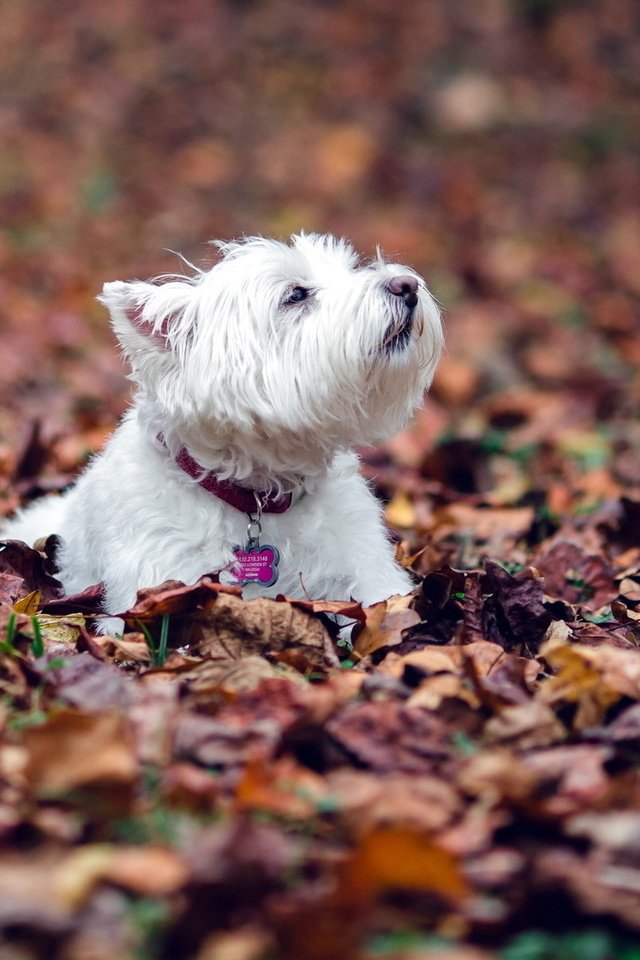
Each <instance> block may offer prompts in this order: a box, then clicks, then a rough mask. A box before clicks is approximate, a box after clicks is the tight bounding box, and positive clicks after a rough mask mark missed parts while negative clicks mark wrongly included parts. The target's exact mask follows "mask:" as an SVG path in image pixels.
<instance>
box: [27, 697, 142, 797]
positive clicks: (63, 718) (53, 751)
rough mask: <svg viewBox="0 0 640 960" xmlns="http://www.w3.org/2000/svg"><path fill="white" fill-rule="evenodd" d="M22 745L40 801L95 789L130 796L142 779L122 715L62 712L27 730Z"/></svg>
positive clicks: (30, 784) (29, 781)
mask: <svg viewBox="0 0 640 960" xmlns="http://www.w3.org/2000/svg"><path fill="white" fill-rule="evenodd" d="M21 742H22V744H23V746H24V748H25V750H26V752H27V763H26V767H25V771H24V776H25V780H26V782H27V784H28V786H29V788H30V789H31V790H32V791H33V792H34V793H35V794H36V796H38V797H51V798H56V797H57V798H60V797H63V796H64V795H65V794H68V793H69V792H70V791H72V790H77V789H79V788H94V789H100V790H103V791H106V790H111V791H114V792H120V791H121V792H122V794H123V795H124V796H125V798H126V797H128V795H129V791H130V790H131V788H132V787H133V786H134V784H135V782H136V781H137V778H138V775H139V769H138V763H137V760H136V756H135V752H134V749H133V745H132V740H131V733H130V728H129V726H128V724H127V723H126V721H124V720H123V718H122V717H121V716H120V714H118V713H112V712H102V713H97V714H90V713H83V712H82V711H80V710H71V709H68V710H59V711H57V712H56V713H54V714H52V715H51V716H50V717H49V718H48V719H47V720H46V721H45V722H44V723H43V724H42V725H41V726H38V727H31V728H29V729H27V730H24V731H23V732H22V735H21Z"/></svg>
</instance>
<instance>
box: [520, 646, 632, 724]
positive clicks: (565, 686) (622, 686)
mask: <svg viewBox="0 0 640 960" xmlns="http://www.w3.org/2000/svg"><path fill="white" fill-rule="evenodd" d="M540 655H541V656H542V657H543V658H544V659H545V660H546V661H547V663H548V664H549V666H550V667H551V668H552V669H553V670H555V671H556V673H555V675H554V676H552V677H549V678H548V679H547V680H545V681H544V682H543V683H541V685H540V689H539V693H538V698H539V699H540V700H541V701H542V702H546V703H550V704H556V703H561V702H562V701H567V702H570V703H578V705H579V708H578V712H577V714H576V717H575V720H574V723H575V725H576V727H577V728H579V729H581V728H583V727H585V726H589V725H592V724H597V723H600V721H601V720H602V717H603V716H604V713H605V712H606V710H607V709H608V708H609V707H610V706H611V705H612V704H614V703H616V702H617V701H618V700H620V699H621V698H622V697H629V698H631V699H633V700H638V699H640V650H636V649H629V650H626V649H620V648H619V647H613V646H605V645H602V646H598V647H588V646H586V645H585V644H577V643H574V644H569V643H564V642H562V641H558V640H556V639H551V640H548V641H547V642H546V643H545V644H544V646H543V647H542V648H541V650H540Z"/></svg>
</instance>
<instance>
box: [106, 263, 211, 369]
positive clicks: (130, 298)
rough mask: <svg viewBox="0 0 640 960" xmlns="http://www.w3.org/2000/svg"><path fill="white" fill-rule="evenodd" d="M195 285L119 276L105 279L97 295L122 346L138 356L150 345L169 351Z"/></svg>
mask: <svg viewBox="0 0 640 960" xmlns="http://www.w3.org/2000/svg"><path fill="white" fill-rule="evenodd" d="M192 292H193V288H192V286H191V284H189V283H183V282H180V281H175V282H172V283H165V284H161V285H156V284H153V283H143V282H141V281H134V282H132V283H125V282H123V281H122V280H116V281H114V282H112V283H105V285H104V287H103V288H102V294H101V296H99V297H98V300H99V301H100V303H103V304H104V305H105V307H106V308H107V309H108V311H109V313H110V315H111V323H112V326H113V329H114V332H115V334H116V337H117V338H118V340H119V342H120V344H121V346H122V348H123V349H124V351H125V353H126V354H127V355H128V356H135V355H136V354H139V353H140V352H141V351H145V352H147V351H148V350H149V348H151V349H152V350H156V351H166V350H167V349H169V348H170V347H172V346H174V345H175V344H174V341H175V340H176V339H177V338H178V337H179V336H180V333H183V332H184V331H183V328H184V326H185V324H184V314H185V311H186V308H187V306H188V304H189V302H190V296H191V294H192Z"/></svg>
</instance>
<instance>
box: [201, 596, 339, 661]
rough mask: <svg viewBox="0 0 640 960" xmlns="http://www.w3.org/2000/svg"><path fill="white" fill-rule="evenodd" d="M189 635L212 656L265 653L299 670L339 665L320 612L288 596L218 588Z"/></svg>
mask: <svg viewBox="0 0 640 960" xmlns="http://www.w3.org/2000/svg"><path fill="white" fill-rule="evenodd" d="M196 638H197V640H196ZM192 639H194V640H196V643H197V649H198V651H199V652H200V654H201V655H202V656H206V657H209V658H211V659H213V660H229V659H239V658H241V657H249V656H254V655H261V656H266V655H268V656H269V657H272V658H274V657H275V658H278V659H283V660H284V662H285V663H291V664H292V665H293V666H294V667H296V668H297V669H302V670H313V669H322V668H327V667H333V666H338V658H337V656H336V654H335V652H334V649H333V645H332V642H331V638H330V637H329V634H328V633H327V631H326V629H325V627H324V625H323V623H322V621H321V620H320V618H319V617H317V616H314V615H312V614H310V613H307V612H306V611H305V610H300V609H298V608H296V607H294V606H293V605H292V604H290V603H286V602H278V601H275V600H267V599H262V598H260V599H257V600H249V601H246V600H242V599H241V598H240V597H237V596H234V595H232V594H221V595H220V596H218V598H217V601H216V602H215V603H213V604H211V605H207V607H206V609H205V610H203V611H202V612H201V613H199V614H198V615H197V618H195V619H194V624H193V626H192Z"/></svg>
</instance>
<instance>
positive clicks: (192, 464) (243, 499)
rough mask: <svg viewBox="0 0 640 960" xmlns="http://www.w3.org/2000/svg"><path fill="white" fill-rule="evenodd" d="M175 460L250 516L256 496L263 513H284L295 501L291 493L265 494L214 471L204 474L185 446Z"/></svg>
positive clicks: (204, 486)
mask: <svg viewBox="0 0 640 960" xmlns="http://www.w3.org/2000/svg"><path fill="white" fill-rule="evenodd" d="M175 462H176V463H177V464H178V466H179V467H180V469H181V470H184V472H185V473H187V474H188V475H189V476H190V477H192V478H193V479H194V480H197V481H198V483H199V484H200V486H201V487H203V488H204V489H205V490H207V491H208V492H209V493H212V494H214V496H216V497H218V499H220V500H224V502H225V503H228V504H229V506H231V507H235V508H236V510H241V511H242V513H248V514H249V515H250V516H253V515H254V514H255V512H256V509H257V507H256V496H257V497H259V499H260V507H261V510H262V513H284V512H285V511H286V510H288V509H289V507H290V506H291V504H292V502H293V494H291V493H283V494H281V495H280V496H275V495H273V494H264V493H260V491H259V490H251V489H250V488H249V487H241V486H240V485H239V484H237V483H234V482H233V480H218V478H217V477H216V475H215V474H214V473H205V474H203V472H202V467H201V466H200V464H199V463H196V461H195V460H194V459H193V457H192V456H191V455H190V454H189V453H187V450H186V449H185V448H184V447H182V448H181V449H180V450H179V451H178V453H177V455H176V458H175Z"/></svg>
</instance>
